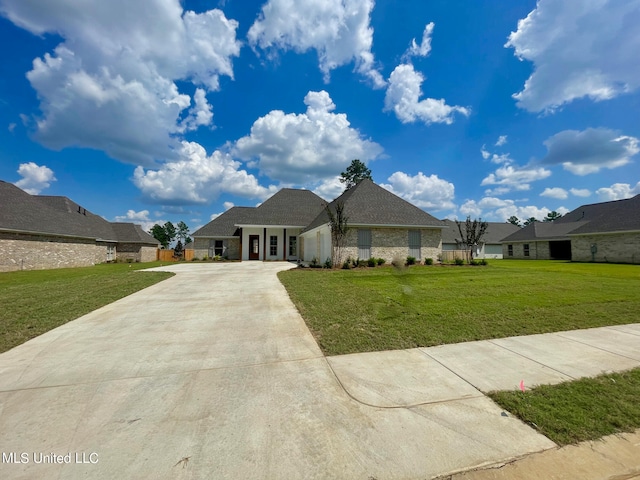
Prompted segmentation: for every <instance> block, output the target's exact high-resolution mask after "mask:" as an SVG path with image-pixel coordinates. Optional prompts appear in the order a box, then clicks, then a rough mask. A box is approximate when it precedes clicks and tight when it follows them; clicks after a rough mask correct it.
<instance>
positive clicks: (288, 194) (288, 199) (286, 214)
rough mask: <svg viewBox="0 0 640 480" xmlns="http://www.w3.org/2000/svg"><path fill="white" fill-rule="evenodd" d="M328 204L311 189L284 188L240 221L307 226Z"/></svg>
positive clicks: (252, 223) (254, 223)
mask: <svg viewBox="0 0 640 480" xmlns="http://www.w3.org/2000/svg"><path fill="white" fill-rule="evenodd" d="M326 205H327V202H326V201H324V200H323V199H322V198H320V197H319V196H318V195H316V194H315V193H313V192H311V191H309V190H297V189H293V188H283V189H282V190H280V191H278V193H276V194H275V195H273V196H272V197H271V198H269V199H268V200H266V201H265V202H264V203H262V204H261V205H260V206H258V207H256V208H255V209H254V210H253V212H252V213H251V214H250V215H249V216H247V218H245V219H243V220H242V221H241V222H238V223H240V224H244V225H287V226H298V227H306V226H307V225H309V223H310V222H311V221H312V220H313V219H314V218H316V217H317V216H318V214H319V213H320V212H321V211H322V210H324V208H325V207H326Z"/></svg>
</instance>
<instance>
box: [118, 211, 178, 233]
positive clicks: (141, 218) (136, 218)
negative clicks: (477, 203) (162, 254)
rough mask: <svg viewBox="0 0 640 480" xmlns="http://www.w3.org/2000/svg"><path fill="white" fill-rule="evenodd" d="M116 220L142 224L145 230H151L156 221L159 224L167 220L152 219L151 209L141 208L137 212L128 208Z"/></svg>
mask: <svg viewBox="0 0 640 480" xmlns="http://www.w3.org/2000/svg"><path fill="white" fill-rule="evenodd" d="M114 221H115V222H127V223H135V224H136V225H140V226H141V227H142V229H143V230H144V231H145V232H148V231H149V230H151V228H152V227H153V226H154V225H155V224H156V223H157V224H159V225H164V224H165V223H166V220H161V219H155V220H152V219H151V218H149V210H140V211H139V212H136V211H135V210H127V213H126V214H125V215H118V216H116V217H115V219H114Z"/></svg>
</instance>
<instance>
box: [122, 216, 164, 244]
mask: <svg viewBox="0 0 640 480" xmlns="http://www.w3.org/2000/svg"><path fill="white" fill-rule="evenodd" d="M111 227H112V228H113V231H114V232H115V234H116V237H117V238H118V242H122V243H140V244H143V245H150V246H151V245H153V246H158V245H159V243H160V242H158V240H156V239H155V238H153V237H152V236H151V235H149V234H148V233H147V232H145V231H144V230H142V227H141V226H140V225H136V224H134V223H123V222H111Z"/></svg>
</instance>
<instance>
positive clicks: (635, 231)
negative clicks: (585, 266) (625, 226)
mask: <svg viewBox="0 0 640 480" xmlns="http://www.w3.org/2000/svg"><path fill="white" fill-rule="evenodd" d="M620 233H640V230H616V231H611V232H585V233H568V234H567V235H568V236H571V237H584V236H587V235H617V234H620Z"/></svg>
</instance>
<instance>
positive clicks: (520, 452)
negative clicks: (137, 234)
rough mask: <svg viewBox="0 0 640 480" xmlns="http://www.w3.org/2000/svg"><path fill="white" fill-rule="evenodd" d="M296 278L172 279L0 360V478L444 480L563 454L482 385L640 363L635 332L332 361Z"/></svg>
mask: <svg viewBox="0 0 640 480" xmlns="http://www.w3.org/2000/svg"><path fill="white" fill-rule="evenodd" d="M291 267H292V265H291V264H287V263H262V262H259V263H257V262H256V263H253V262H243V263H230V264H197V265H193V264H192V265H186V264H181V265H175V266H170V267H165V268H164V269H167V270H170V271H174V272H176V273H177V275H176V276H175V277H173V278H171V279H168V280H166V281H164V282H161V283H159V284H156V285H154V286H152V287H149V288H147V289H145V290H142V291H140V292H138V293H135V294H133V295H131V296H129V297H126V298H124V299H121V300H119V301H117V302H114V303H113V304H110V305H108V306H106V307H103V308H101V309H99V310H96V311H95V312H92V313H90V314H88V315H85V316H84V317H81V318H79V319H78V320H75V321H73V322H70V323H68V324H66V325H63V326H62V327H59V328H57V329H55V330H52V331H50V332H48V333H46V334H44V335H42V336H40V337H38V338H35V339H33V340H31V341H29V342H27V343H25V344H24V345H21V346H19V347H17V348H15V349H13V350H11V351H9V352H6V353H4V354H2V355H0V445H1V446H2V453H3V454H4V456H3V463H2V464H0V478H3V479H5V478H6V479H14V478H51V477H53V478H63V479H67V478H154V479H155V478H160V479H162V478H167V479H176V478H178V479H179V478H195V479H199V478H229V479H236V478H248V479H254V478H255V479H289V478H312V479H313V478H317V479H326V478H337V479H363V480H371V479H378V480H383V479H384V480H386V479H395V478H398V479H399V478H402V479H413V478H415V479H424V478H432V477H436V476H440V475H446V474H452V473H454V472H461V471H465V470H469V469H473V468H479V467H484V466H490V465H495V464H499V463H501V462H509V461H511V460H514V459H517V458H520V457H522V456H526V455H528V454H531V453H534V452H541V451H544V450H549V449H554V448H555V444H554V443H553V442H551V441H550V440H549V439H547V438H546V437H543V436H542V435H540V434H538V433H537V432H535V431H534V430H533V429H531V428H530V427H528V426H527V425H524V424H523V423H522V422H520V421H518V420H517V419H515V418H512V417H511V416H504V415H502V413H503V412H502V411H501V410H500V408H498V407H497V406H496V405H495V404H494V403H493V402H491V400H489V399H488V398H487V397H485V396H484V395H483V393H482V392H484V391H486V390H487V389H489V390H490V389H493V388H515V387H516V386H517V384H518V383H519V382H520V380H524V381H525V384H526V385H527V386H531V385H533V384H535V383H540V382H547V381H551V382H555V381H562V380H564V379H570V378H575V377H576V376H580V375H582V374H596V373H600V371H602V370H608V369H622V368H630V367H633V366H636V365H638V363H640V358H638V352H640V331H639V328H640V326H639V325H632V326H625V327H615V328H613V327H611V328H607V329H596V330H586V331H578V332H565V333H561V334H553V335H551V336H547V337H545V336H539V337H538V339H537V340H536V338H533V339H532V338H531V337H521V338H515V339H504V340H492V341H489V342H475V343H473V344H461V345H449V346H443V347H435V348H430V349H414V350H407V351H395V352H377V353H371V354H357V355H345V356H341V357H332V358H329V359H327V358H325V357H324V356H323V355H322V354H321V352H320V350H319V349H318V346H317V344H316V342H315V341H314V339H313V337H312V336H311V334H310V332H309V330H308V329H307V327H306V325H305V324H304V322H303V320H302V318H301V317H300V316H299V314H298V313H297V311H296V310H295V307H294V306H293V304H292V303H291V301H290V300H289V298H288V296H287V294H286V291H285V290H284V288H283V287H282V285H281V284H280V283H279V282H278V280H277V277H276V273H277V272H278V271H280V270H283V269H288V268H291ZM140 274H144V273H140ZM596 340H597V341H596ZM532 342H533V343H532ZM547 342H551V345H552V347H551V348H548V347H547V346H546V344H547ZM565 342H567V343H566V344H565ZM587 345H588V346H587ZM580 352H585V353H586V354H585V355H584V360H580V359H579V358H577V357H575V355H579V354H580ZM547 355H548V358H547V357H546V356H547ZM614 359H615V360H614ZM23 454H25V455H26V457H23ZM67 454H68V455H69V456H68V457H67ZM40 455H42V456H40ZM25 458H26V461H23V459H25ZM43 458H44V460H43V461H40V462H38V460H42V459H43ZM67 458H69V461H68V462H67ZM58 460H59V461H58Z"/></svg>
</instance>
